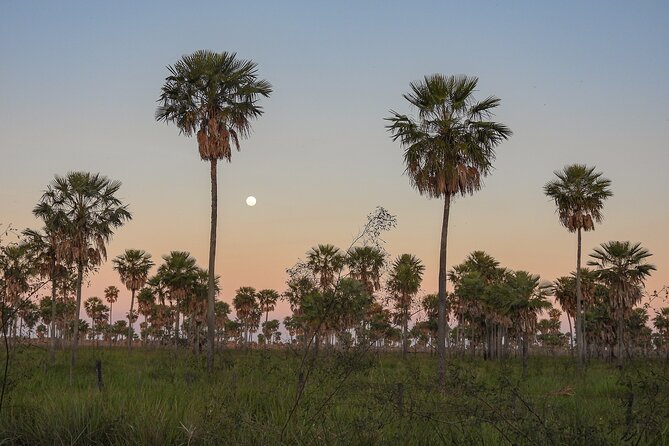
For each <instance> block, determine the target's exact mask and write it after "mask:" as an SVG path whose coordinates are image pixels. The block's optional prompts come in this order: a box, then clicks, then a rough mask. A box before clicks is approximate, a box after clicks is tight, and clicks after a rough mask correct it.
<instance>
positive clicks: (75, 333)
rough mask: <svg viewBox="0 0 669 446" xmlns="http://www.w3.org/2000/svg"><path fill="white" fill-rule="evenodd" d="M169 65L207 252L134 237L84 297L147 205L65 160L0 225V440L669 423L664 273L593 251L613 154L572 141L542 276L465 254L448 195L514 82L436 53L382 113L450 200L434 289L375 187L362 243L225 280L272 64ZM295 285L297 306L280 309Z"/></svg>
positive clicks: (420, 173)
mask: <svg viewBox="0 0 669 446" xmlns="http://www.w3.org/2000/svg"><path fill="white" fill-rule="evenodd" d="M168 70H169V73H170V74H169V76H168V77H167V78H166V80H165V84H164V85H163V87H162V90H161V95H160V98H159V107H158V109H157V111H156V119H158V120H161V121H165V122H168V123H172V124H175V125H176V126H177V128H178V129H179V131H180V132H181V133H183V134H184V135H186V136H196V139H197V144H198V149H199V153H200V157H201V159H202V160H204V161H207V162H208V163H209V168H210V169H209V170H210V178H211V226H210V246H209V247H210V251H209V258H208V261H207V268H203V267H202V266H200V265H199V264H198V261H197V260H196V259H195V258H194V257H193V256H192V255H191V254H190V253H189V252H186V251H171V252H169V253H153V254H157V255H158V254H159V255H160V257H153V256H152V254H150V253H148V252H146V251H145V250H143V249H141V247H131V248H128V249H126V250H125V251H124V252H123V253H122V254H120V255H118V256H117V257H115V258H114V259H112V264H113V268H114V270H115V271H116V272H117V273H118V277H119V280H120V282H121V283H122V285H123V288H125V290H120V289H119V288H118V287H116V286H115V285H113V284H109V285H108V286H107V287H106V288H105V290H104V295H103V296H84V292H85V290H84V286H83V285H84V283H85V281H86V280H90V279H91V278H92V277H93V276H94V274H95V272H96V270H97V267H98V266H99V265H100V264H101V263H102V262H104V261H106V260H107V246H108V244H109V242H110V240H111V239H112V237H113V235H114V233H115V232H116V231H118V230H121V228H122V226H123V224H124V223H125V222H127V221H128V220H130V219H131V218H132V214H131V211H130V209H129V208H128V206H127V205H125V204H124V203H123V202H122V201H121V200H120V199H119V198H118V196H119V194H118V191H119V189H120V187H121V184H120V183H119V182H117V181H114V180H111V179H109V178H107V177H105V176H102V175H100V174H94V173H88V172H71V173H68V174H67V175H65V176H56V177H55V178H54V180H53V181H52V182H51V183H50V184H48V185H47V186H46V189H45V190H44V193H43V195H42V197H41V198H40V200H39V201H38V203H37V204H36V206H35V208H34V211H33V212H34V215H35V217H37V218H38V219H39V221H40V226H41V227H40V228H39V229H25V230H23V231H17V230H15V229H13V228H11V227H4V228H3V230H4V231H5V232H4V234H3V235H2V237H1V238H0V310H1V312H0V314H1V316H2V320H1V323H2V341H3V350H2V351H3V353H2V360H3V363H2V365H3V371H2V387H1V394H0V415H1V416H0V443H2V444H441V443H446V444H528V445H529V444H538V443H545V442H548V443H551V442H552V443H553V444H589V445H591V444H615V443H624V442H630V443H633V444H661V443H667V442H669V400H668V398H667V395H669V308H667V307H665V308H661V305H660V301H661V300H662V299H663V298H664V299H666V297H667V288H666V287H665V288H664V289H662V290H658V291H654V292H647V291H646V290H645V287H644V285H645V281H646V280H647V278H648V277H649V276H650V275H651V274H652V273H653V272H654V271H655V269H656V268H655V266H654V265H653V264H652V263H650V262H649V260H650V259H649V258H650V257H651V256H652V254H651V252H650V250H649V249H648V248H646V247H643V246H641V245H640V244H639V243H634V242H630V241H626V240H625V241H609V242H606V243H602V244H601V245H600V246H598V247H596V248H595V249H594V250H593V251H592V252H590V253H586V255H587V257H586V259H585V263H586V266H583V257H584V255H583V254H582V233H583V232H588V231H593V230H594V229H595V223H601V222H602V216H603V211H604V205H605V200H606V199H607V198H608V197H610V196H611V195H612V190H611V186H612V182H611V181H610V180H608V179H606V178H605V177H604V175H603V173H601V172H596V168H595V167H589V166H585V165H581V164H573V165H569V166H565V167H564V169H562V170H558V171H556V172H555V177H554V178H553V179H552V180H550V181H548V182H547V184H546V185H545V186H544V188H543V190H544V192H545V194H546V195H547V197H548V199H550V200H552V201H554V202H555V205H556V210H557V216H558V218H557V221H556V226H557V223H558V222H559V223H560V224H562V225H563V226H564V227H565V228H566V229H567V230H568V231H570V232H574V233H576V237H577V243H576V245H577V246H576V247H577V250H576V252H577V256H576V259H575V268H574V271H573V272H571V271H565V272H564V276H562V277H558V278H551V279H550V280H547V278H543V279H542V278H541V277H539V276H538V275H536V274H533V273H532V272H530V271H516V270H512V269H510V268H508V267H505V266H504V265H502V264H501V263H500V262H499V261H498V260H497V259H495V257H494V256H493V255H492V254H491V253H488V252H485V251H482V250H475V251H472V252H471V253H470V254H469V255H468V256H466V258H464V259H459V263H456V262H453V264H452V265H450V266H449V265H448V264H447V262H446V260H447V257H446V255H447V240H448V235H449V230H448V229H449V226H448V222H449V215H450V212H451V208H452V206H453V202H454V198H455V197H456V196H458V195H460V196H465V195H471V194H473V193H474V192H476V191H478V190H480V189H481V187H482V186H483V182H482V180H483V178H484V177H485V176H487V175H488V174H490V172H491V170H492V167H493V162H494V159H495V150H496V149H497V148H498V147H499V146H500V145H501V144H502V143H503V142H504V141H505V140H507V139H508V138H510V137H511V135H512V132H511V130H510V129H509V128H508V127H506V126H505V125H504V124H502V123H498V122H496V121H494V120H493V118H494V115H493V111H494V109H495V108H496V107H498V106H499V105H500V104H501V101H500V100H499V99H498V98H496V97H492V96H491V97H488V98H485V99H483V100H477V99H475V98H474V93H475V90H476V86H477V83H478V79H477V78H474V77H467V76H444V75H439V74H437V75H431V76H426V77H425V78H424V79H423V80H422V81H419V82H415V83H412V84H411V85H410V90H411V91H410V92H409V93H407V94H405V95H404V98H405V99H406V100H407V101H408V103H409V105H410V107H412V109H411V111H412V112H415V115H411V114H409V113H407V114H402V113H398V112H395V111H391V116H390V117H389V118H387V120H386V121H387V123H388V124H387V130H388V131H389V133H390V136H391V138H392V140H394V141H398V142H399V144H400V146H401V148H402V149H403V150H404V161H405V164H406V173H407V175H408V177H409V180H410V183H411V185H412V186H413V187H414V188H415V189H416V190H417V191H418V192H419V194H421V195H425V196H427V197H429V198H438V199H441V200H443V218H442V225H441V244H440V247H439V259H440V262H439V281H438V284H437V286H436V288H437V293H435V294H430V293H424V292H423V291H422V290H424V289H426V288H427V289H433V288H434V284H426V283H423V273H424V270H425V267H424V265H423V262H422V260H421V259H419V258H417V257H416V256H415V255H414V254H412V253H403V254H401V255H399V256H397V257H395V258H391V257H390V256H389V255H388V253H387V251H386V249H385V246H384V242H383V241H382V238H381V235H382V234H383V233H384V232H386V231H390V230H392V229H393V228H394V227H395V225H396V221H397V220H396V217H395V216H394V215H392V214H390V213H389V212H388V211H387V210H385V209H384V208H382V207H379V208H377V209H376V210H375V211H373V212H372V213H371V214H370V215H369V216H368V220H367V222H366V224H365V225H364V227H363V229H362V230H361V232H360V233H359V234H358V235H357V236H356V237H355V238H354V240H353V241H352V242H351V244H350V245H349V246H346V247H337V246H334V245H332V244H329V243H316V244H315V245H314V246H313V247H311V248H309V247H305V253H306V254H305V258H304V259H299V260H297V262H296V263H295V264H294V265H293V266H290V267H288V268H287V270H286V277H287V280H286V283H285V287H284V289H283V290H273V289H260V290H258V289H256V288H255V287H254V284H247V285H246V286H242V287H240V288H239V289H237V290H236V291H235V293H234V295H233V296H221V294H220V288H219V279H220V278H219V277H218V276H217V275H216V273H215V272H216V271H215V267H216V263H215V254H216V230H217V229H216V228H217V163H218V161H219V160H227V161H231V156H232V148H233V147H234V148H236V149H237V150H239V149H240V147H241V144H240V141H241V140H242V139H244V138H246V137H248V136H249V135H250V130H251V123H252V121H253V120H254V119H256V118H259V117H260V116H261V115H262V114H263V109H262V106H261V104H260V102H259V101H260V99H261V98H268V97H269V96H270V94H271V93H272V87H271V85H270V84H269V83H268V82H267V81H265V80H261V79H259V78H258V75H257V65H256V64H255V63H254V62H252V61H247V60H241V59H239V58H237V56H236V55H235V54H232V53H220V54H219V53H213V52H209V51H198V52H196V53H194V54H192V55H187V56H184V57H183V58H182V59H181V60H179V61H178V62H177V63H176V64H175V65H174V66H170V67H168ZM536 187H537V188H540V187H541V185H536ZM451 237H457V234H455V235H453V234H451ZM449 283H450V289H449V287H447V285H448V284H449ZM123 293H127V294H128V297H129V299H128V300H129V305H128V308H127V314H126V318H122V319H118V320H113V317H112V311H111V310H112V308H113V306H114V304H116V305H118V300H119V296H121V295H123ZM281 300H283V301H285V302H287V303H288V305H289V307H290V310H291V314H290V315H288V316H286V317H285V318H283V319H282V320H279V319H275V318H271V315H272V313H273V312H274V310H275V308H276V306H277V304H278V303H279V301H281ZM651 303H652V304H654V305H651ZM82 304H83V313H82ZM563 319H566V322H567V325H568V327H569V330H568V331H565V330H563V329H562V321H563ZM80 345H83V348H80ZM66 349H68V350H69V352H66ZM66 354H69V361H66Z"/></svg>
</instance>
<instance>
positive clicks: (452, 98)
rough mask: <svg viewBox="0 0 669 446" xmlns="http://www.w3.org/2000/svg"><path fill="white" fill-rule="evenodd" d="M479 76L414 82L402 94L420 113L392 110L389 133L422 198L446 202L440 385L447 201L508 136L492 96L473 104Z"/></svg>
mask: <svg viewBox="0 0 669 446" xmlns="http://www.w3.org/2000/svg"><path fill="white" fill-rule="evenodd" d="M477 83H478V78H476V77H468V76H444V75H442V74H433V75H430V76H425V78H424V80H423V81H419V82H412V83H411V84H410V86H411V92H410V93H408V94H405V95H404V98H405V99H406V100H407V101H409V103H410V104H411V106H413V107H415V108H416V109H417V111H418V117H417V118H412V117H409V116H406V115H402V114H399V113H396V112H394V111H392V110H391V114H392V116H391V117H390V118H387V120H388V121H389V122H390V124H389V125H388V127H387V128H388V130H389V131H390V132H391V134H392V138H393V141H397V140H399V141H400V143H401V145H402V146H403V147H404V149H405V151H404V162H405V164H406V172H407V173H408V175H409V179H410V182H411V184H412V186H413V187H415V188H416V189H417V190H418V192H419V193H420V194H421V195H426V196H427V197H428V198H443V199H444V214H443V219H442V226H441V246H440V249H439V318H438V336H437V337H438V354H439V382H440V383H441V384H443V383H444V380H445V366H446V271H447V270H446V242H447V238H448V218H449V213H450V207H451V201H452V199H453V197H455V196H456V195H462V196H465V195H468V194H473V193H474V192H476V191H477V190H479V189H480V188H481V186H482V181H481V180H482V177H485V176H487V175H488V174H489V173H490V171H491V169H492V162H493V161H494V159H495V148H496V147H497V145H499V144H500V143H501V142H502V141H503V140H506V139H507V138H509V137H510V136H511V130H510V129H509V128H508V127H506V126H505V125H503V124H500V123H497V122H494V121H491V120H490V118H491V117H492V115H493V112H492V111H493V109H494V108H496V107H497V106H498V105H499V104H500V100H499V99H498V98H496V97H494V96H489V97H487V98H486V99H484V100H482V101H480V102H477V101H476V100H475V99H474V97H473V93H474V90H475V89H476V85H477Z"/></svg>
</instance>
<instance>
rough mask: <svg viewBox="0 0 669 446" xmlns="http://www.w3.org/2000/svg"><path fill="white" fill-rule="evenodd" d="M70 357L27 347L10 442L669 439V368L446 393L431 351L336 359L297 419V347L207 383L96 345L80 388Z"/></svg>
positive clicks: (467, 362) (174, 356)
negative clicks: (98, 369)
mask: <svg viewBox="0 0 669 446" xmlns="http://www.w3.org/2000/svg"><path fill="white" fill-rule="evenodd" d="M68 358H69V357H68V354H67V352H65V351H63V352H59V355H58V356H57V361H56V364H55V365H53V366H49V367H47V365H46V362H45V361H46V352H44V351H43V350H41V349H38V348H35V347H21V348H18V349H16V350H15V352H14V353H13V354H12V357H11V359H12V362H11V369H10V381H9V387H8V389H9V390H8V392H9V393H8V400H6V401H5V404H4V406H3V408H2V414H1V416H0V444H3V445H4V444H8V445H35V444H44V445H48V444H58V445H61V444H64V445H74V444H81V445H105V444H123V445H153V444H156V445H158V444H160V445H173V444H174V445H189V444H191V445H200V444H202V445H208V444H211V445H214V444H216V445H217V444H230V445H237V444H254V445H256V444H258V445H259V444H272V445H273V444H290V445H311V444H317V445H330V444H331V445H338V444H345V445H367V444H384V445H385V444H528V445H529V444H538V443H545V444H575V445H577V444H583V445H588V446H594V445H598V444H602V445H604V444H626V443H628V442H629V443H630V444H649V445H650V444H669V431H668V429H669V403H668V402H667V398H668V396H667V395H669V370H668V368H667V365H666V363H663V362H661V361H639V362H636V363H632V364H629V365H628V366H627V367H626V368H625V370H624V371H620V370H618V369H617V368H616V367H615V366H613V365H611V364H608V363H605V362H593V363H591V364H590V366H589V368H588V371H587V373H586V374H585V376H581V375H578V374H577V373H576V372H575V369H574V367H573V364H572V360H571V359H570V358H564V357H536V358H532V359H531V362H530V369H529V374H528V376H527V378H526V379H522V378H521V372H522V370H521V364H520V361H519V360H514V359H510V360H507V361H504V362H501V363H499V362H486V361H483V360H480V359H472V358H457V359H451V360H449V364H448V368H447V372H448V373H447V375H448V376H447V385H446V387H445V388H444V389H443V392H442V391H440V389H439V388H437V387H436V385H435V379H434V378H435V375H434V374H435V370H436V360H435V358H434V357H431V356H429V355H424V354H417V355H412V356H411V357H410V358H409V359H408V360H406V361H403V360H401V358H400V357H399V356H397V355H394V354H390V353H383V354H358V353H342V352H332V353H330V354H322V355H321V356H319V358H318V360H317V361H316V362H315V366H314V367H312V368H310V369H309V371H308V379H307V383H306V386H305V391H304V394H303V397H302V399H301V400H300V402H299V404H297V406H296V408H295V410H294V412H293V414H292V416H291V418H290V420H288V417H289V414H290V413H291V410H292V409H293V407H294V403H295V397H296V394H297V383H298V374H299V357H298V355H296V354H295V353H294V352H291V351H289V350H272V351H267V350H250V351H242V350H234V351H226V352H224V353H223V354H222V355H219V356H218V357H217V361H216V370H215V372H214V374H213V375H212V376H211V377H208V376H207V374H206V372H205V367H204V358H196V357H194V356H193V355H192V354H190V353H189V352H185V351H174V350H169V349H165V350H160V349H158V350H150V349H147V350H142V349H137V350H134V351H133V352H132V354H130V355H128V353H127V352H126V351H125V350H123V349H113V350H109V349H105V348H99V349H95V348H85V349H82V350H81V352H80V358H79V365H78V368H77V370H76V374H75V380H74V382H73V384H71V385H70V383H69V367H68V364H69V363H68ZM96 359H100V360H101V361H102V366H103V377H104V388H103V389H102V391H100V390H98V388H97V386H96V378H95V360H96Z"/></svg>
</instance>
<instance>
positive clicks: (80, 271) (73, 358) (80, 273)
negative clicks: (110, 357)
mask: <svg viewBox="0 0 669 446" xmlns="http://www.w3.org/2000/svg"><path fill="white" fill-rule="evenodd" d="M83 281H84V265H83V264H82V263H81V261H79V262H78V263H77V312H76V313H75V314H74V316H75V317H74V321H73V324H74V335H73V336H74V339H72V353H71V355H70V382H72V379H73V377H74V367H75V366H76V365H77V348H78V347H79V313H80V311H81V285H82V282H83Z"/></svg>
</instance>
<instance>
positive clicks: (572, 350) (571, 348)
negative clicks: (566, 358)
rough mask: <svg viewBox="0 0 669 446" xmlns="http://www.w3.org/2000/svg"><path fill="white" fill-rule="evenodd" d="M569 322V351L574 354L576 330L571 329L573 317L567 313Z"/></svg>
mask: <svg viewBox="0 0 669 446" xmlns="http://www.w3.org/2000/svg"><path fill="white" fill-rule="evenodd" d="M567 323H568V324H569V352H570V353H571V355H572V356H573V355H574V332H573V331H572V329H571V317H570V316H569V313H567Z"/></svg>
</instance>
